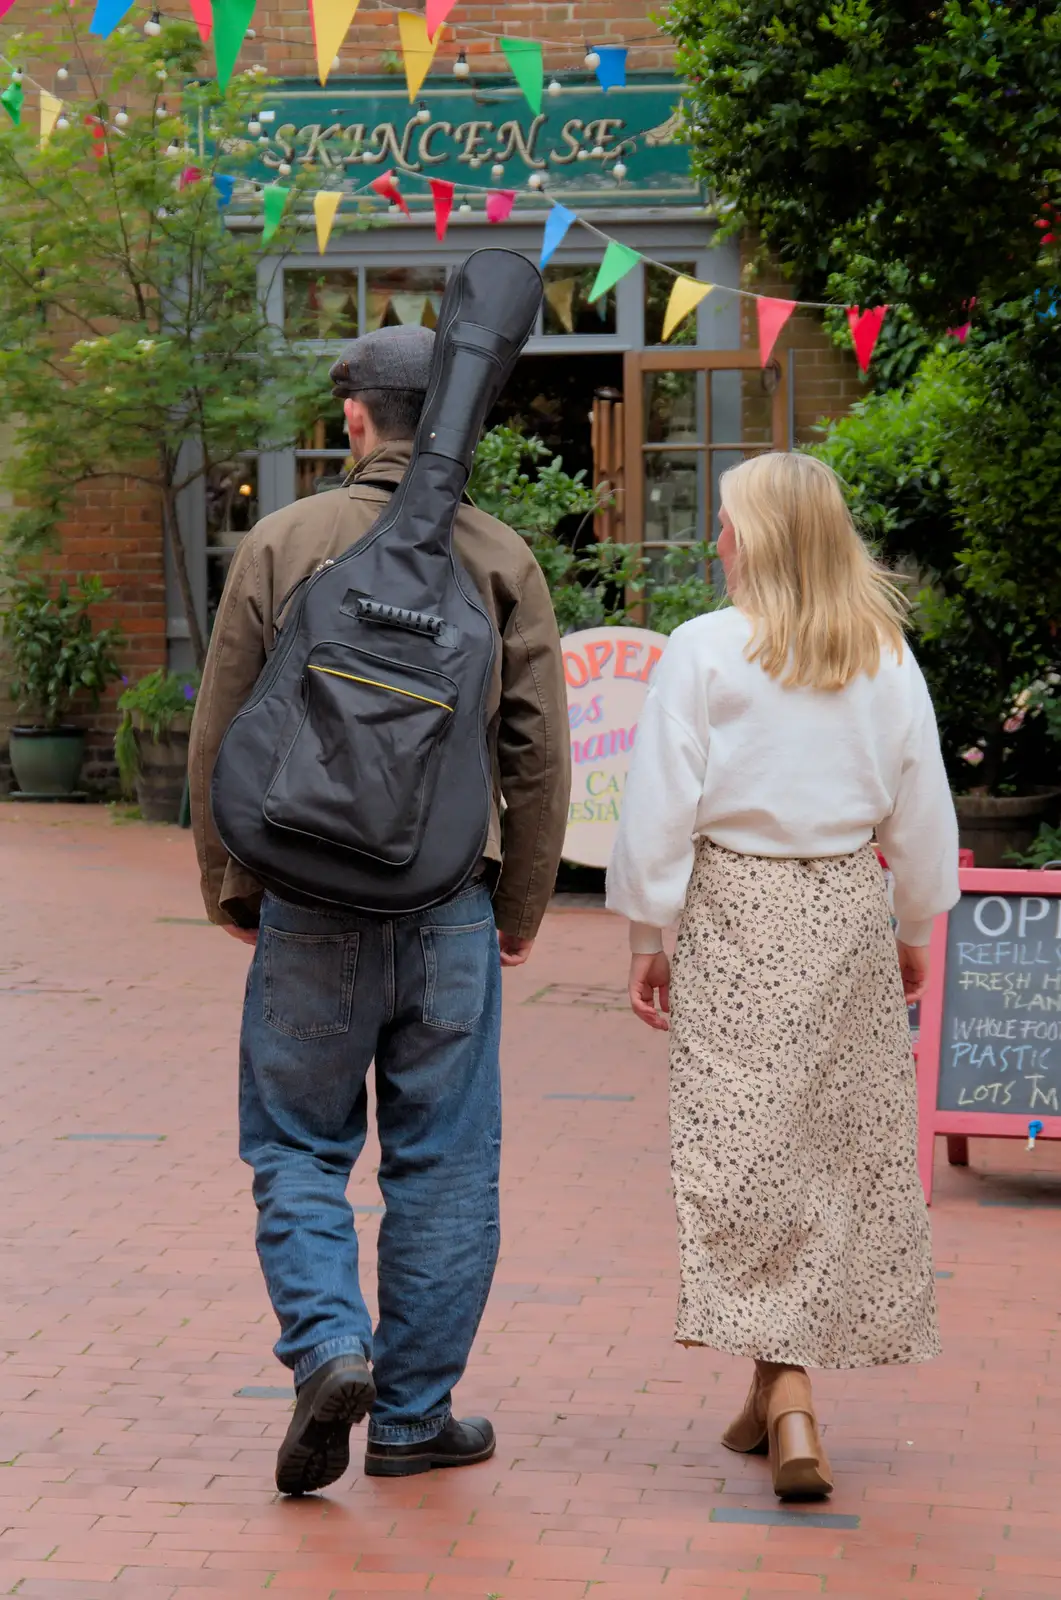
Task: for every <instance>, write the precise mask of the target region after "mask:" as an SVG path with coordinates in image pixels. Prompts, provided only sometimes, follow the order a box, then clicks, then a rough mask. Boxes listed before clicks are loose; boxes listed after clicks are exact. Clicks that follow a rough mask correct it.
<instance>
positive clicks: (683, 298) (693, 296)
mask: <svg viewBox="0 0 1061 1600" xmlns="http://www.w3.org/2000/svg"><path fill="white" fill-rule="evenodd" d="M604 259H605V261H606V260H607V259H608V258H607V256H605V258H604ZM631 265H633V263H631ZM602 266H603V263H602ZM623 270H624V271H629V268H624V269H623ZM621 276H622V273H620V277H621ZM609 287H611V286H610V285H609ZM713 288H714V284H711V283H701V282H700V280H699V279H698V278H686V277H684V276H682V277H680V278H675V280H674V288H673V289H672V290H671V292H670V299H669V300H668V301H667V310H666V312H665V313H664V317H663V343H664V344H666V342H667V340H668V339H669V338H670V336H671V334H672V333H673V332H674V330H675V328H677V326H678V324H679V323H681V322H684V321H685V319H686V317H687V316H688V315H689V313H690V311H695V310H696V308H697V306H698V305H699V304H700V302H701V300H705V299H706V298H707V296H708V295H709V294H710V293H711V290H712V289H713Z"/></svg>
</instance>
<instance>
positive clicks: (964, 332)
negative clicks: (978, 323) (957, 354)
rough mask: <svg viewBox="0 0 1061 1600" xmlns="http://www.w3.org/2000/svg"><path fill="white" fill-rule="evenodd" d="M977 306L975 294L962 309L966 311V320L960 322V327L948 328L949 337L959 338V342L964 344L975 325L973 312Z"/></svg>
mask: <svg viewBox="0 0 1061 1600" xmlns="http://www.w3.org/2000/svg"><path fill="white" fill-rule="evenodd" d="M975 306H976V296H975V295H973V297H972V299H971V300H966V302H965V304H964V305H963V306H962V310H963V311H964V312H965V313H966V320H965V321H964V322H962V323H960V324H959V325H958V327H956V328H948V329H947V337H948V338H950V339H957V340H958V343H959V344H964V343H965V341H966V339H967V338H968V337H969V329H970V328H971V327H972V325H973V324H972V313H973V310H974V308H975Z"/></svg>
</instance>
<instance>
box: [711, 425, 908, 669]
mask: <svg viewBox="0 0 1061 1600" xmlns="http://www.w3.org/2000/svg"><path fill="white" fill-rule="evenodd" d="M720 490H721V497H722V504H723V506H724V507H725V509H726V511H727V512H728V513H729V516H730V520H731V521H732V523H733V528H734V532H735V534H736V543H737V552H738V559H737V577H736V581H735V584H734V594H733V599H734V601H735V603H736V604H737V605H738V606H739V607H740V609H741V610H742V611H743V612H744V613H745V615H746V616H748V617H749V618H750V619H751V621H752V624H753V627H754V633H753V636H752V641H751V644H750V645H749V647H748V659H749V660H750V661H758V662H759V664H760V666H761V667H762V668H763V670H764V671H765V672H768V673H769V674H770V676H771V677H772V678H780V679H781V681H782V683H783V684H784V685H785V687H786V688H788V687H797V686H800V687H806V688H811V689H842V688H843V687H844V685H845V684H848V683H850V682H851V680H852V678H855V677H857V676H858V674H859V673H860V672H865V673H867V674H868V675H869V676H870V677H873V675H874V674H875V673H876V671H877V669H878V667H879V666H880V658H881V650H882V648H885V647H886V648H888V649H891V650H892V651H894V653H895V655H896V656H897V657H898V658H899V659H900V660H901V659H902V652H903V625H904V622H905V620H906V613H907V610H908V606H907V602H906V600H905V599H904V597H903V595H902V594H901V593H900V592H899V590H898V589H897V588H896V586H895V583H894V581H893V580H892V579H891V577H889V575H888V573H886V572H885V571H884V569H883V568H882V567H879V566H878V565H877V563H876V562H875V561H874V560H873V558H872V556H871V555H870V553H869V551H868V550H867V549H866V546H865V545H864V544H863V542H862V540H861V539H860V538H859V536H858V534H857V533H856V531H855V525H854V523H853V522H852V520H851V515H850V513H849V511H848V509H847V506H846V504H845V503H844V496H843V492H842V490H841V488H840V480H839V479H838V478H837V476H836V474H835V472H833V471H832V469H831V468H830V467H827V466H826V465H825V463H824V462H822V461H817V460H816V459H815V458H814V457H813V456H806V455H799V454H794V453H788V452H785V453H782V452H779V451H774V452H771V453H769V454H765V455H760V456H753V457H751V459H750V460H748V461H742V462H741V464H740V465H739V466H737V467H731V468H730V470H729V471H728V472H726V473H724V474H723V476H722V482H721V486H720Z"/></svg>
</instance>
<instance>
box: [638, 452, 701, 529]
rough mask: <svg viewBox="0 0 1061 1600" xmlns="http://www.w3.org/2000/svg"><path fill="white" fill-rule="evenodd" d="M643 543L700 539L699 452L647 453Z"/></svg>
mask: <svg viewBox="0 0 1061 1600" xmlns="http://www.w3.org/2000/svg"><path fill="white" fill-rule="evenodd" d="M644 462H645V529H644V535H643V537H644V541H645V543H646V544H664V543H665V544H671V543H675V542H679V543H685V544H690V543H695V542H696V541H697V540H698V539H700V538H702V536H703V530H702V528H701V525H700V517H699V512H698V507H699V505H700V492H699V488H700V474H701V472H702V471H703V457H702V456H701V455H700V453H699V452H688V453H687V452H685V451H681V452H678V451H675V452H673V453H672V452H670V451H664V450H658V451H657V450H653V451H646V453H645V457H644Z"/></svg>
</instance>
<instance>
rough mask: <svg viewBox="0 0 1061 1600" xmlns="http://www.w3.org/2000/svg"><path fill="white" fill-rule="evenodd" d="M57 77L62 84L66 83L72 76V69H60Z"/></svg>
mask: <svg viewBox="0 0 1061 1600" xmlns="http://www.w3.org/2000/svg"><path fill="white" fill-rule="evenodd" d="M55 76H56V77H57V78H58V80H59V82H60V83H65V82H66V80H67V78H68V77H69V76H70V68H69V67H60V68H59V70H58V72H57V73H56V74H55Z"/></svg>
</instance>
